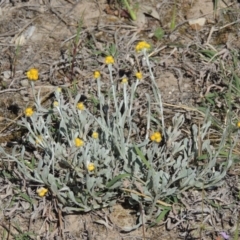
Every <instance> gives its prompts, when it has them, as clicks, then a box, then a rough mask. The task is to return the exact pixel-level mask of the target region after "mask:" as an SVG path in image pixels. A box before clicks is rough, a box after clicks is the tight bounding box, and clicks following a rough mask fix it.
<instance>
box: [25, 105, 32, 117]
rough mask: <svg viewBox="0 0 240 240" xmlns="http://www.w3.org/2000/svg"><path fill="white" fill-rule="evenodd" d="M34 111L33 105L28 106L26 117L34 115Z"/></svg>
mask: <svg viewBox="0 0 240 240" xmlns="http://www.w3.org/2000/svg"><path fill="white" fill-rule="evenodd" d="M33 113H34V111H33V109H32V108H31V107H28V108H26V109H25V115H26V117H31V116H32V115H33Z"/></svg>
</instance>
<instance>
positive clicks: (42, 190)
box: [37, 187, 48, 197]
mask: <svg viewBox="0 0 240 240" xmlns="http://www.w3.org/2000/svg"><path fill="white" fill-rule="evenodd" d="M47 192H48V189H47V188H44V187H41V188H39V189H37V194H38V196H39V197H44V196H45V195H46V194H47Z"/></svg>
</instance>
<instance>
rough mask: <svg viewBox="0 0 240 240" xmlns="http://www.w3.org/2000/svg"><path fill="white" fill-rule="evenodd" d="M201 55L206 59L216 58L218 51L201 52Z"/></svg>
mask: <svg viewBox="0 0 240 240" xmlns="http://www.w3.org/2000/svg"><path fill="white" fill-rule="evenodd" d="M199 52H200V53H202V54H203V55H204V56H205V57H208V58H212V57H214V56H215V54H216V53H217V52H216V51H213V50H200V51H199Z"/></svg>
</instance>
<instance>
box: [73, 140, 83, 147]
mask: <svg viewBox="0 0 240 240" xmlns="http://www.w3.org/2000/svg"><path fill="white" fill-rule="evenodd" d="M74 143H75V146H76V147H82V146H83V145H84V141H83V140H82V139H80V138H75V140H74Z"/></svg>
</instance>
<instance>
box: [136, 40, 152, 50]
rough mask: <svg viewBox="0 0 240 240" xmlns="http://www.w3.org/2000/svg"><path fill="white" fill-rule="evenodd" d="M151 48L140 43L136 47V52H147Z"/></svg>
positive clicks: (142, 42)
mask: <svg viewBox="0 0 240 240" xmlns="http://www.w3.org/2000/svg"><path fill="white" fill-rule="evenodd" d="M150 48H151V46H150V44H148V43H147V42H145V41H141V42H139V43H138V44H137V46H136V48H135V49H136V52H141V51H142V50H143V49H146V50H149V49H150Z"/></svg>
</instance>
